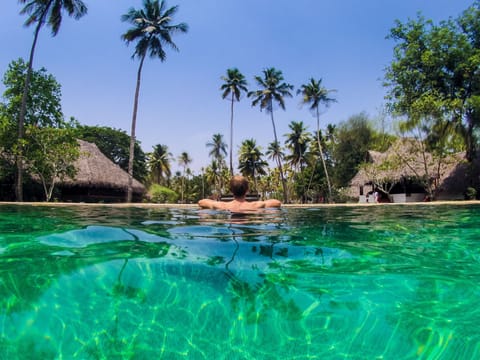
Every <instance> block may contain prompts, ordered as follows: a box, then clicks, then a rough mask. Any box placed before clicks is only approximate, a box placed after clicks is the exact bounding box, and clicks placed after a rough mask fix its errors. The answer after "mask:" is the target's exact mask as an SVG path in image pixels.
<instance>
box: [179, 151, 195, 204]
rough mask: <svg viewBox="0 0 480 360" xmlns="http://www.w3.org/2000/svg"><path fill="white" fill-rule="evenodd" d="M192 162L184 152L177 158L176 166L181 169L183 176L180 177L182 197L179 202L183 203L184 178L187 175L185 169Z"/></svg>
mask: <svg viewBox="0 0 480 360" xmlns="http://www.w3.org/2000/svg"><path fill="white" fill-rule="evenodd" d="M191 162H192V158H191V157H190V155H188V153H187V152H186V151H184V152H182V153H181V154H180V156H179V157H178V164H179V165H180V166H182V167H183V176H182V196H181V200H182V202H183V201H184V190H185V177H186V174H187V167H188V165H190V163H191Z"/></svg>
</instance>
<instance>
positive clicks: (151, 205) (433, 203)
mask: <svg viewBox="0 0 480 360" xmlns="http://www.w3.org/2000/svg"><path fill="white" fill-rule="evenodd" d="M479 204H480V200H461V201H431V202H408V203H376V204H375V203H340V204H282V207H283V208H328V207H366V206H367V207H368V206H411V205H422V206H436V205H479ZM2 205H30V206H58V207H62V206H92V207H95V206H96V207H115V208H127V207H136V208H184V209H198V208H199V207H198V205H197V204H154V203H112V204H104V203H62V202H2V201H0V206H2Z"/></svg>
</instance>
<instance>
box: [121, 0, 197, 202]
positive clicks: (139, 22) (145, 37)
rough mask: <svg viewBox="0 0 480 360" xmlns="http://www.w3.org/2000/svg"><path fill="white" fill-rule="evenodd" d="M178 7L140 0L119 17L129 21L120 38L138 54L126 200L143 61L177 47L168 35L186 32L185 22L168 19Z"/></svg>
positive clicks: (158, 56) (130, 179)
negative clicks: (138, 3)
mask: <svg viewBox="0 0 480 360" xmlns="http://www.w3.org/2000/svg"><path fill="white" fill-rule="evenodd" d="M177 11H178V6H173V7H171V8H168V9H167V8H166V4H165V2H164V1H163V0H161V1H159V0H144V1H143V9H140V10H137V9H134V8H130V9H129V10H128V12H127V13H126V14H124V15H122V21H126V22H129V23H130V24H132V25H133V27H132V28H131V29H129V30H128V31H127V32H126V33H125V34H123V35H122V39H123V40H124V41H126V43H127V45H128V44H130V43H131V42H136V46H135V52H134V53H133V55H132V58H136V57H137V58H139V59H140V64H139V66H138V71H137V85H136V88H135V98H134V101H133V114H132V129H131V134H130V155H129V160H128V175H129V179H128V192H127V202H131V200H132V184H133V160H134V152H133V151H134V146H135V128H136V123H137V109H138V97H139V93H140V81H141V77H142V68H143V62H144V61H145V57H146V56H147V53H148V54H149V56H150V57H151V58H159V59H160V60H161V61H162V62H163V61H165V60H166V57H167V54H166V53H165V49H164V47H165V46H169V47H170V48H172V49H173V50H178V48H177V46H176V45H175V43H174V42H173V41H172V35H173V34H175V33H177V32H183V33H185V32H187V30H188V25H187V24H185V23H180V24H176V25H172V24H171V22H172V19H173V16H174V15H175V13H176V12H177Z"/></svg>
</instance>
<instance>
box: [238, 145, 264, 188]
mask: <svg viewBox="0 0 480 360" xmlns="http://www.w3.org/2000/svg"><path fill="white" fill-rule="evenodd" d="M262 157H263V153H262V151H261V149H260V147H258V145H257V143H256V141H255V139H247V140H244V141H243V142H242V144H241V146H240V154H239V159H238V169H239V170H240V173H241V174H242V175H243V176H247V177H251V178H252V179H253V182H254V188H255V190H257V174H259V175H265V174H266V171H265V168H266V167H267V166H268V163H267V162H266V161H265V160H263V158H262Z"/></svg>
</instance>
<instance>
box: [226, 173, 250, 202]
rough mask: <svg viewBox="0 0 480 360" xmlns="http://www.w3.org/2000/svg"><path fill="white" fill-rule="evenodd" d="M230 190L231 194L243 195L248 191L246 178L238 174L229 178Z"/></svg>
mask: <svg viewBox="0 0 480 360" xmlns="http://www.w3.org/2000/svg"><path fill="white" fill-rule="evenodd" d="M230 191H231V192H232V194H233V196H235V197H240V196H244V195H245V194H246V193H247V191H248V180H247V179H246V178H244V177H243V176H240V175H235V176H234V177H232V179H231V180H230Z"/></svg>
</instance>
